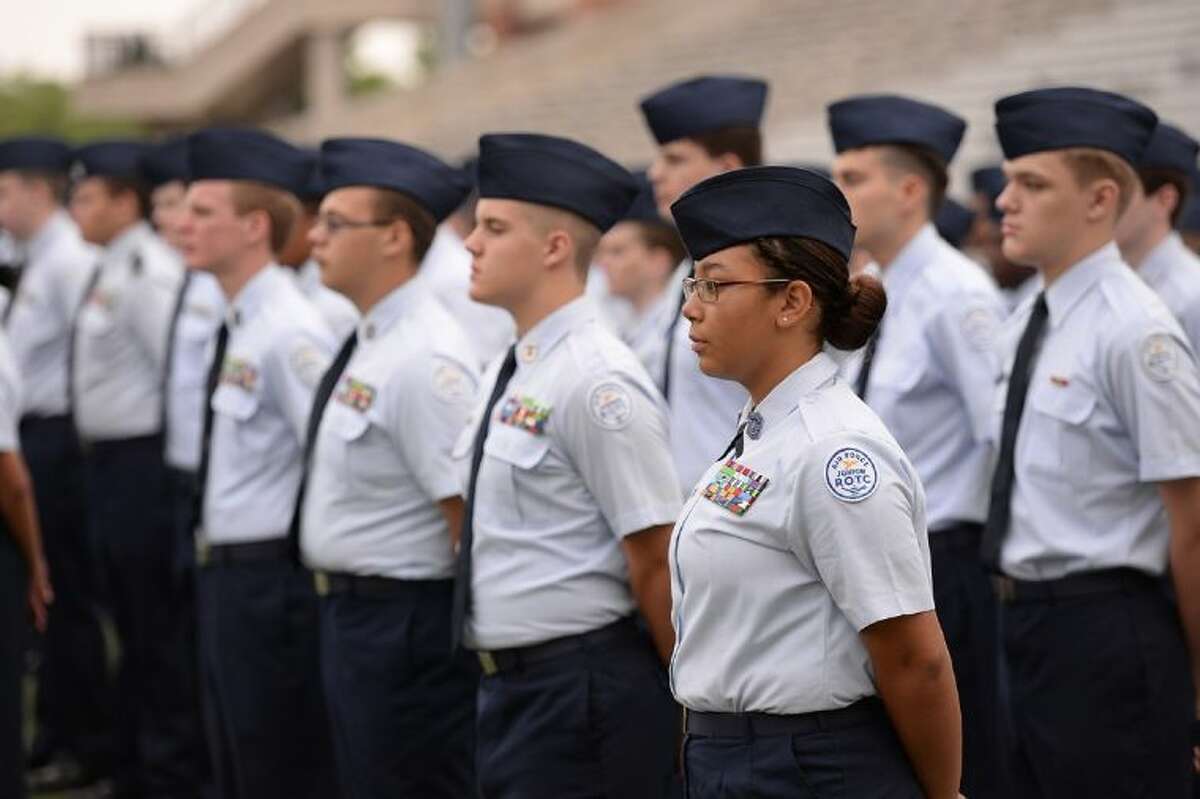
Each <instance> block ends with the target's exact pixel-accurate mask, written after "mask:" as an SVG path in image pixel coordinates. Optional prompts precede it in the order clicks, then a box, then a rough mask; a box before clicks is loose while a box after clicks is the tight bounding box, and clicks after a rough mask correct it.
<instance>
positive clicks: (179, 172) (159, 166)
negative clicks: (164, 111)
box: [142, 136, 188, 187]
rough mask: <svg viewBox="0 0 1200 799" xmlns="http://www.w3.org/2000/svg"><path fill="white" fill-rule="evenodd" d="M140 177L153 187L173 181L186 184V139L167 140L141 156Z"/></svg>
mask: <svg viewBox="0 0 1200 799" xmlns="http://www.w3.org/2000/svg"><path fill="white" fill-rule="evenodd" d="M142 175H143V176H144V177H145V178H146V182H147V183H149V184H150V185H151V186H154V187H158V186H162V185H165V184H167V183H172V182H174V181H180V182H182V183H187V181H188V157H187V137H186V136H177V137H175V138H171V139H167V140H166V141H164V142H162V143H161V144H158V145H155V146H153V147H151V148H150V149H149V150H147V151H146V152H145V153H144V154H143V155H142Z"/></svg>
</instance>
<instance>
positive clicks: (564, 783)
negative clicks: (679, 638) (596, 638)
mask: <svg viewBox="0 0 1200 799" xmlns="http://www.w3.org/2000/svg"><path fill="white" fill-rule="evenodd" d="M630 631H631V635H630V636H629V638H628V640H624V641H620V642H609V643H606V644H605V645H604V646H603V647H596V648H595V649H588V650H584V651H580V652H578V653H575V654H570V655H564V656H562V657H557V658H553V659H551V660H547V661H542V662H539V663H533V664H530V665H528V666H524V667H520V668H516V669H513V670H511V671H504V672H500V673H499V674H495V675H492V676H490V677H484V678H483V679H482V680H481V681H480V685H479V718H478V727H477V732H476V738H477V742H478V744H477V746H478V760H477V763H478V772H479V780H480V789H481V793H482V795H483V796H484V797H485V799H584V798H585V797H586V798H587V799H592V798H593V797H597V798H600V797H602V798H603V799H661V797H664V796H669V795H671V791H672V790H673V771H674V766H675V760H676V757H677V753H678V750H677V743H678V741H679V733H680V721H681V719H680V715H681V714H680V710H679V707H678V706H677V705H676V704H675V703H674V701H673V700H672V699H671V696H670V693H669V692H668V690H667V688H666V674H665V671H664V669H663V667H662V664H661V662H660V661H659V659H658V657H657V655H656V654H655V653H654V650H653V648H652V646H651V644H650V642H649V640H648V639H647V638H645V637H644V636H643V635H642V634H641V633H639V632H637V631H636V629H635V628H633V626H632V625H630Z"/></svg>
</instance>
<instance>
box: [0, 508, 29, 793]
mask: <svg viewBox="0 0 1200 799" xmlns="http://www.w3.org/2000/svg"><path fill="white" fill-rule="evenodd" d="M27 574H28V567H27V566H26V563H25V559H24V558H22V557H21V553H20V552H19V551H18V550H17V545H16V543H15V542H14V541H13V540H12V538H11V536H9V533H8V530H7V529H5V527H4V525H3V524H0V796H4V797H11V799H23V797H24V796H25V756H24V747H23V746H22V744H21V719H22V717H23V716H22V712H21V678H22V676H23V674H24V672H25V645H26V643H28V641H29V613H28V610H27V609H26V604H25V586H26V580H27V577H26V575H27Z"/></svg>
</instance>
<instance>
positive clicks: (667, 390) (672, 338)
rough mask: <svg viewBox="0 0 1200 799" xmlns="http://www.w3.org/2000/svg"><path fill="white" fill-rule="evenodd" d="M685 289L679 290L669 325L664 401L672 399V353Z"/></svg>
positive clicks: (664, 376)
mask: <svg viewBox="0 0 1200 799" xmlns="http://www.w3.org/2000/svg"><path fill="white" fill-rule="evenodd" d="M684 302H685V300H684V296H683V289H680V290H679V301H678V302H677V303H675V314H674V316H672V317H671V322H670V324H668V325H667V348H666V352H665V353H663V382H662V392H663V399H668V400H669V399H670V398H671V353H672V352H674V351H675V325H676V324H678V323H679V315H680V314H681V313H683V303H684Z"/></svg>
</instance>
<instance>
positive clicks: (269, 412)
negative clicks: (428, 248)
mask: <svg viewBox="0 0 1200 799" xmlns="http://www.w3.org/2000/svg"><path fill="white" fill-rule="evenodd" d="M188 167H189V169H188V172H189V174H190V176H191V178H192V183H191V184H190V185H189V187H188V194H187V204H188V212H187V217H186V218H185V220H184V225H183V230H182V233H181V235H182V239H183V245H184V246H183V253H184V258H185V259H186V261H187V265H188V268H191V269H203V270H205V271H207V272H210V273H212V274H213V275H215V276H216V278H217V280H218V282H219V283H220V284H221V290H222V293H223V294H224V295H225V297H226V299H227V302H228V308H227V311H226V315H225V321H224V323H223V324H222V325H221V328H220V330H219V331H218V333H217V339H216V346H215V351H214V352H213V354H212V358H211V361H210V362H211V364H212V366H211V368H210V369H209V373H208V380H207V383H206V386H207V395H206V397H207V399H206V401H205V405H204V436H203V438H202V439H201V456H200V467H199V469H198V482H199V490H198V493H199V496H200V509H199V513H198V519H197V523H196V525H195V527H196V542H197V591H196V602H197V607H198V612H199V625H198V626H199V642H200V656H201V678H202V681H203V689H204V690H203V693H204V701H205V706H206V709H207V711H208V712H207V713H206V720H207V721H209V724H210V728H209V748H210V750H211V752H212V756H213V761H214V768H215V773H214V779H215V781H216V785H217V789H218V791H219V792H220V795H221V796H223V797H234V798H236V799H255V798H256V797H260V796H287V797H314V798H315V797H329V796H334V795H336V793H337V786H336V780H335V777H334V771H333V763H332V760H333V757H332V743H331V741H330V738H329V721H328V718H327V715H326V712H325V704H324V699H323V697H322V692H321V684H320V676H319V673H318V669H319V664H318V648H317V623H318V622H317V607H316V594H315V592H314V591H313V585H312V579H311V577H310V575H309V574H308V573H307V572H305V571H302V570H300V569H298V568H297V567H296V564H295V560H294V558H295V553H294V551H293V547H292V545H291V544H290V542H289V540H288V529H289V525H290V523H291V519H292V516H293V514H294V510H295V501H296V493H297V490H298V489H299V486H300V477H301V473H302V457H301V456H302V454H303V451H304V440H305V433H306V430H307V427H308V414H309V409H310V408H311V407H312V403H313V394H314V391H315V389H316V387H317V383H318V382H319V381H320V379H321V375H322V374H323V373H324V372H325V369H326V368H327V367H328V366H329V362H330V359H331V356H332V353H333V350H334V347H335V342H334V339H333V337H332V335H331V334H330V331H329V330H328V328H327V327H326V325H325V323H324V321H323V320H322V319H321V318H320V316H319V315H318V314H317V311H316V310H315V309H314V308H313V307H312V306H311V305H310V304H309V303H308V301H307V300H305V299H304V297H303V296H302V295H301V294H300V291H299V289H297V288H296V285H295V283H294V281H293V280H292V279H291V277H290V276H289V275H288V274H287V273H286V272H285V271H283V269H282V268H281V267H279V266H277V265H275V263H274V262H273V256H272V253H273V252H277V251H279V250H280V249H281V248H282V246H283V243H284V240H285V239H286V238H287V235H288V232H289V230H290V227H291V224H292V221H293V218H294V215H295V212H296V207H295V203H296V200H295V198H294V197H293V196H292V195H291V194H289V193H288V189H287V187H288V186H290V185H294V183H295V181H296V180H298V179H303V178H304V176H306V175H307V170H308V169H309V162H308V160H307V158H306V157H305V155H304V153H302V152H301V151H299V150H297V149H296V148H294V147H292V146H291V145H290V144H288V143H286V142H284V141H282V140H280V139H277V138H275V137H274V136H271V135H269V134H266V133H261V132H257V131H251V130H206V131H201V132H199V133H195V134H193V135H192V136H191V137H189V139H188Z"/></svg>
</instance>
